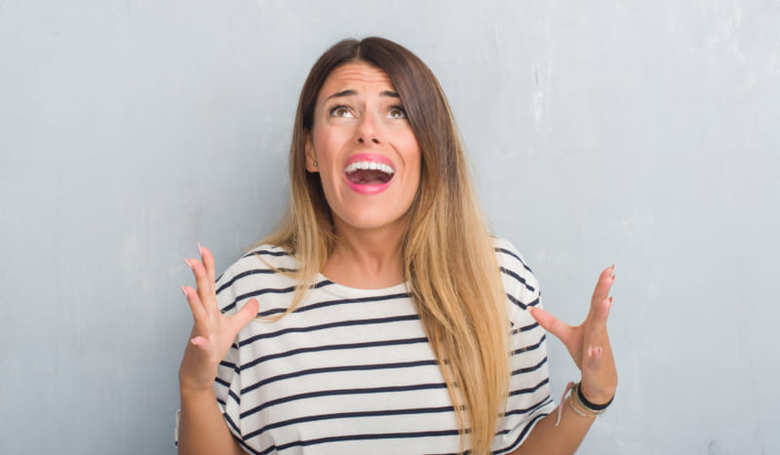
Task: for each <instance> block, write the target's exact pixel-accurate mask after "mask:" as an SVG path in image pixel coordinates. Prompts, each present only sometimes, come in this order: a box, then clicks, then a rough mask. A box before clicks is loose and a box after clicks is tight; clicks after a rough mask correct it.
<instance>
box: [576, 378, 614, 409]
mask: <svg viewBox="0 0 780 455" xmlns="http://www.w3.org/2000/svg"><path fill="white" fill-rule="evenodd" d="M581 384H582V382H581V381H580V382H578V383H577V386H576V389H577V399H578V400H579V402H580V404H581V405H583V406H585V407H586V408H587V409H589V410H591V411H593V412H595V413H598V414H601V413H603V412H604V410H605V409H607V406H609V405H610V404H612V400H614V399H615V395H612V398H610V399H609V401H607V402H606V403H605V404H593V403H591V402H590V401H588V400H587V398H585V395H583V394H582V387H581Z"/></svg>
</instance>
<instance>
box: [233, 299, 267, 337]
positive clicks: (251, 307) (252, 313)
mask: <svg viewBox="0 0 780 455" xmlns="http://www.w3.org/2000/svg"><path fill="white" fill-rule="evenodd" d="M259 309H260V304H259V303H258V302H257V299H251V300H249V301H248V302H247V303H246V305H244V306H243V307H242V308H241V309H240V310H239V311H238V313H236V314H235V316H233V317H232V318H231V320H232V321H233V323H234V324H235V325H236V331H239V330H241V329H242V328H244V326H245V325H247V324H249V323H250V322H251V321H252V320H253V319H254V318H255V317H256V316H257V311H258V310H259Z"/></svg>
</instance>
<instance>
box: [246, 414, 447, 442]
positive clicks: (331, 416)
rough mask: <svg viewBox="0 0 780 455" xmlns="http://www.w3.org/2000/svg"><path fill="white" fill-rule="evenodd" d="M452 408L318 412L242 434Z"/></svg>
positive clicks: (256, 433) (249, 435) (248, 434)
mask: <svg viewBox="0 0 780 455" xmlns="http://www.w3.org/2000/svg"><path fill="white" fill-rule="evenodd" d="M453 410H454V408H453V407H452V406H439V407H435V408H414V409H383V410H379V411H359V412H336V413H332V414H320V415H315V416H306V417H298V418H295V419H288V420H283V421H281V422H276V423H272V424H269V425H266V426H264V427H262V428H260V429H259V430H255V431H252V432H251V433H247V434H246V435H244V440H247V439H251V438H253V437H255V436H258V435H260V434H262V433H263V432H265V431H268V430H272V429H274V428H280V427H285V426H288V425H294V424H297V423H305V422H316V421H319V420H331V419H350V418H356V417H376V416H393V415H419V414H431V413H437V412H451V411H453Z"/></svg>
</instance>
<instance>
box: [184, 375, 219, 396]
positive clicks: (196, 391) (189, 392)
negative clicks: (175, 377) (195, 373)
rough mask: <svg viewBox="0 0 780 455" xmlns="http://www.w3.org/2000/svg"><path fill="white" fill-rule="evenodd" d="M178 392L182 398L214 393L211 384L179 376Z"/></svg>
mask: <svg viewBox="0 0 780 455" xmlns="http://www.w3.org/2000/svg"><path fill="white" fill-rule="evenodd" d="M179 392H180V393H181V396H182V398H185V397H197V396H203V395H209V394H210V395H214V387H213V386H212V385H211V384H201V383H196V382H192V381H188V380H186V379H184V378H179Z"/></svg>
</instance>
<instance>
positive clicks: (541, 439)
mask: <svg viewBox="0 0 780 455" xmlns="http://www.w3.org/2000/svg"><path fill="white" fill-rule="evenodd" d="M573 399H574V398H573V397H572V396H571V395H569V396H567V397H566V399H564V401H563V402H561V403H560V404H559V405H558V407H556V408H555V410H554V411H553V412H552V413H551V414H550V415H548V416H546V417H544V418H542V420H540V421H539V422H538V423H537V424H536V425H535V426H534V428H533V430H531V434H529V435H528V437H527V438H526V440H525V441H523V445H521V446H520V447H519V448H518V449H517V450H516V451H514V452H512V453H511V454H510V455H532V454H537V453H543V454H545V455H571V454H573V453H574V452H575V451H576V450H577V447H579V446H580V443H582V440H583V439H584V438H585V435H586V434H587V433H588V430H589V429H590V426H591V425H592V424H593V421H594V420H595V418H593V417H583V416H581V415H579V414H577V413H576V412H575V411H574V410H573V409H572V408H571V406H569V403H567V401H568V400H573ZM575 404H576V403H575ZM561 406H562V407H563V413H562V415H561V421H560V423H559V424H558V426H557V427H556V426H555V421H556V420H557V419H558V408H559V407H561Z"/></svg>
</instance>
